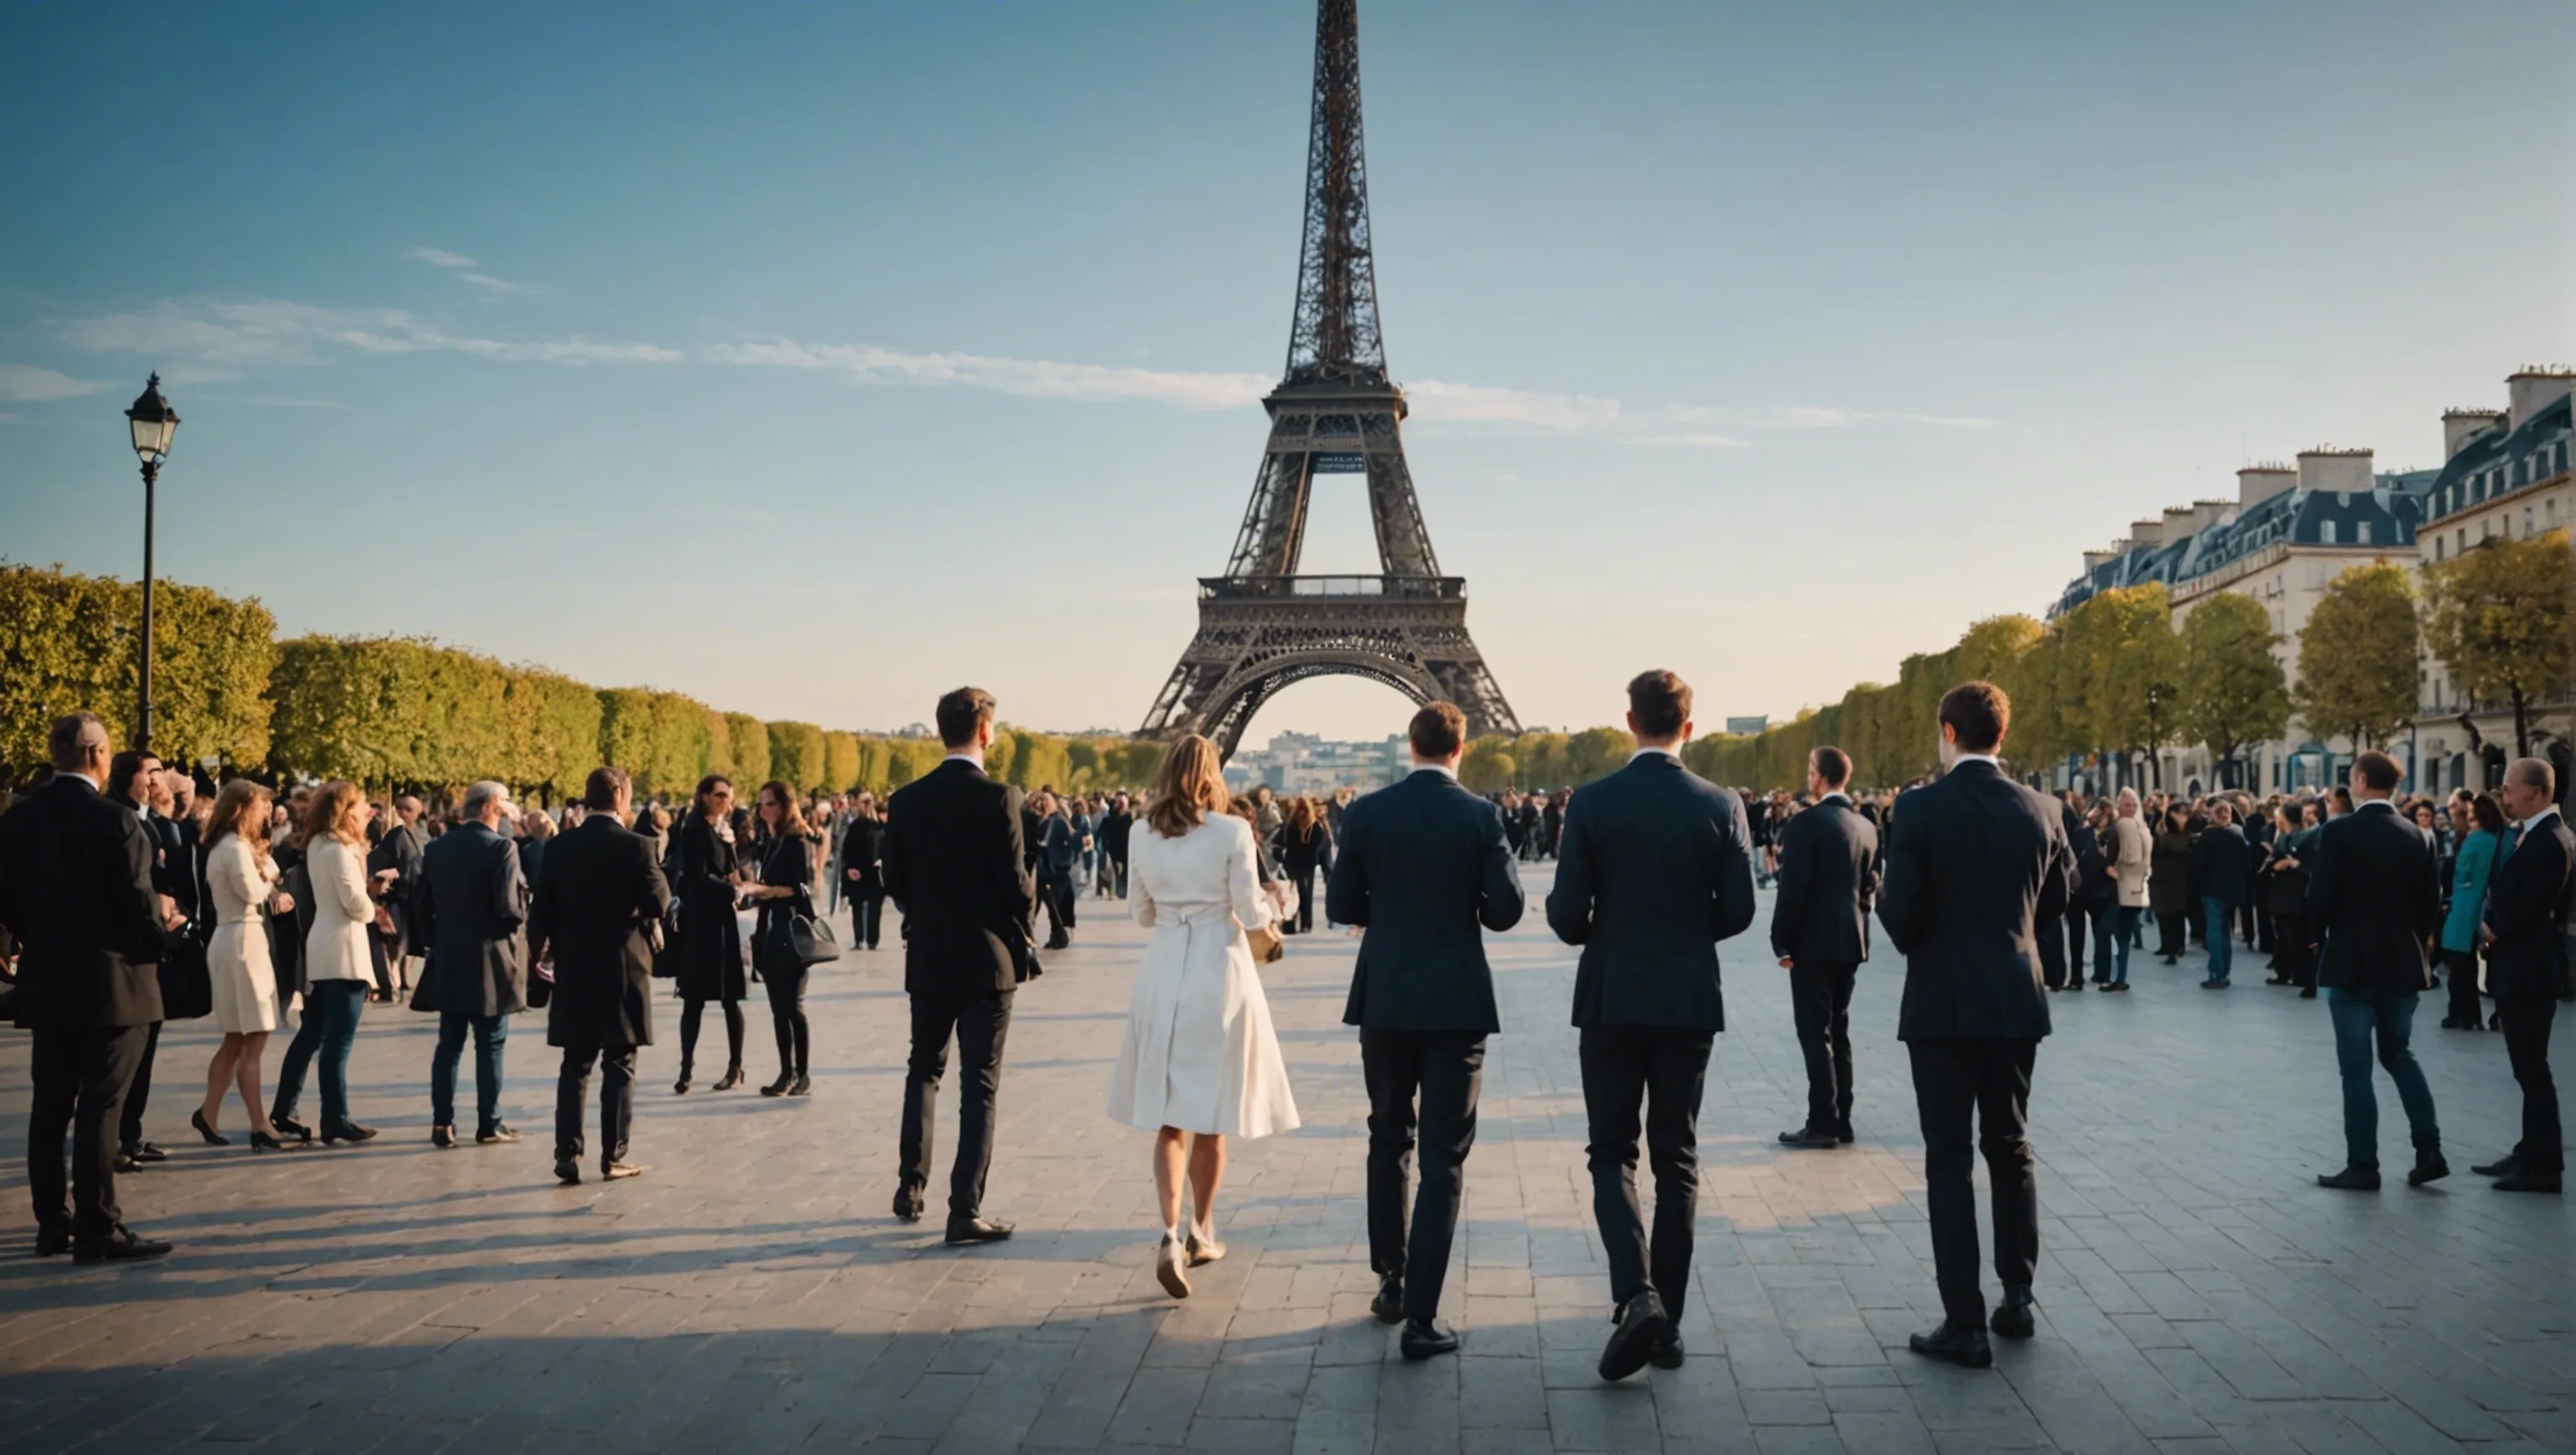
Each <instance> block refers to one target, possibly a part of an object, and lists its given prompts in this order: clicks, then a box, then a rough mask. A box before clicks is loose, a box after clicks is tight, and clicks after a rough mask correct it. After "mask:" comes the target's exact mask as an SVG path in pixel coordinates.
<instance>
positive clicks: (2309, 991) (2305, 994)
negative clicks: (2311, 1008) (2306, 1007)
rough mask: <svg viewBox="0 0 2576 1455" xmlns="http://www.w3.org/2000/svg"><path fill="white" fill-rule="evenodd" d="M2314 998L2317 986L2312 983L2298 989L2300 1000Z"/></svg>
mask: <svg viewBox="0 0 2576 1455" xmlns="http://www.w3.org/2000/svg"><path fill="white" fill-rule="evenodd" d="M2316 998H2317V988H2316V987H2315V986H2313V985H2310V986H2307V987H2305V988H2303V989H2302V990H2300V991H2299V999H2301V1000H2314V999H2316Z"/></svg>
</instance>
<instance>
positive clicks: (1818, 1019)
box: [1771, 748, 1878, 1147]
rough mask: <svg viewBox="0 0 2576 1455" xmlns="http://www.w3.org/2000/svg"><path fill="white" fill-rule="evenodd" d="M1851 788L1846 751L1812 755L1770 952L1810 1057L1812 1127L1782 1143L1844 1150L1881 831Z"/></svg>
mask: <svg viewBox="0 0 2576 1455" xmlns="http://www.w3.org/2000/svg"><path fill="white" fill-rule="evenodd" d="M1850 781H1851V758H1850V757H1849V756H1848V755H1847V754H1845V753H1844V752H1843V750H1842V749H1840V748H1818V749H1816V750H1815V751H1814V752H1812V753H1809V754H1808V755H1807V792H1808V794H1809V795H1810V796H1811V797H1812V798H1813V800H1814V806H1813V807H1811V808H1809V809H1807V811H1806V812H1804V813H1801V814H1799V815H1797V816H1796V817H1794V818H1792V819H1790V820H1789V821H1788V823H1786V824H1784V825H1782V827H1781V829H1780V895H1779V899H1778V901H1777V903H1776V904H1774V906H1773V908H1772V911H1771V953H1773V954H1774V955H1777V956H1778V957H1779V958H1780V967H1781V968H1782V969H1784V970H1786V971H1788V972H1789V1008H1790V1014H1791V1015H1792V1016H1793V1017H1794V1018H1795V1019H1796V1022H1797V1027H1798V1047H1799V1049H1800V1050H1802V1051H1804V1052H1806V1054H1807V1124H1806V1125H1805V1126H1803V1127H1800V1128H1798V1129H1797V1130H1796V1131H1794V1132H1782V1133H1781V1134H1780V1140H1781V1141H1782V1142H1783V1143H1786V1144H1787V1145H1789V1146H1792V1147H1840V1146H1843V1145H1846V1144H1847V1143H1849V1142H1850V1141H1851V1139H1852V1129H1851V1109H1852V1056H1851V997H1852V979H1853V976H1854V974H1855V973H1856V972H1857V971H1858V970H1859V969H1860V963H1861V962H1862V961H1864V960H1866V959H1868V958H1869V907H1870V904H1871V903H1872V901H1874V900H1876V899H1877V897H1878V830H1877V829H1876V828H1874V827H1872V826H1871V825H1870V822H1869V820H1868V819H1866V818H1863V817H1862V816H1861V815H1860V814H1859V812H1858V811H1856V810H1854V809H1853V807H1852V801H1851V797H1850V795H1848V794H1846V793H1844V792H1843V785H1844V784H1846V783H1848V782H1850Z"/></svg>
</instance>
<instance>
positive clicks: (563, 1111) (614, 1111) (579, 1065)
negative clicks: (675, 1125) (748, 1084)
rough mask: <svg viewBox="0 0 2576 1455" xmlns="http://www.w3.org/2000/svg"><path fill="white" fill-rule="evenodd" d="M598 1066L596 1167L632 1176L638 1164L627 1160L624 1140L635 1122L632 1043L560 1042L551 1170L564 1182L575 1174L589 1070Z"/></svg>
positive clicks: (581, 1148)
mask: <svg viewBox="0 0 2576 1455" xmlns="http://www.w3.org/2000/svg"><path fill="white" fill-rule="evenodd" d="M593 1066H597V1067H598V1068H599V1070H600V1088H599V1172H600V1175H601V1176H602V1177H608V1178H614V1177H618V1176H621V1175H624V1176H632V1175H634V1173H635V1172H637V1171H639V1170H641V1169H638V1168H635V1167H632V1166H630V1165H629V1164H628V1163H627V1161H626V1140H627V1136H628V1135H629V1133H631V1132H632V1131H633V1130H634V1126H635V1048H634V1047H633V1046H612V1045H605V1044H602V1043H600V1042H597V1041H589V1042H584V1043H581V1044H578V1045H571V1046H566V1047H564V1048H563V1069H562V1071H561V1072H559V1073H557V1075H556V1078H555V1175H556V1176H558V1177H562V1178H563V1179H564V1180H565V1181H567V1182H572V1181H577V1180H579V1176H580V1170H579V1169H580V1167H581V1159H582V1154H583V1153H584V1152H585V1151H586V1150H587V1148H586V1147H585V1145H584V1144H583V1141H582V1135H581V1130H582V1122H583V1121H584V1120H585V1113H587V1112H588V1111H589V1109H590V1070H591V1067H593Z"/></svg>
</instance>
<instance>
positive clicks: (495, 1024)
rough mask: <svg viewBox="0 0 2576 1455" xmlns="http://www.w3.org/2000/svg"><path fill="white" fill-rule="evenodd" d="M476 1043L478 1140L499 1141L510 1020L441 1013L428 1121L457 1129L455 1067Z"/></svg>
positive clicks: (431, 1072)
mask: <svg viewBox="0 0 2576 1455" xmlns="http://www.w3.org/2000/svg"><path fill="white" fill-rule="evenodd" d="M469 1037H470V1038H471V1039H472V1040H473V1042H474V1135H475V1136H477V1137H492V1136H498V1135H499V1134H500V1132H501V1130H502V1126H501V1053H502V1050H503V1049H504V1048H505V1047H506V1046H507V1045H508V1044H509V1040H510V1018H509V1017H508V1016H506V1015H467V1014H465V1013H464V1012H463V1011H455V1010H449V1011H441V1012H439V1016H438V1048H437V1049H436V1050H434V1051H432V1052H430V1055H429V1120H430V1124H431V1125H432V1126H435V1127H448V1128H451V1129H452V1128H454V1127H455V1125H456V1066H457V1063H458V1062H459V1061H461V1060H463V1059H464V1057H465V1042H466V1041H467V1039H468V1038H469Z"/></svg>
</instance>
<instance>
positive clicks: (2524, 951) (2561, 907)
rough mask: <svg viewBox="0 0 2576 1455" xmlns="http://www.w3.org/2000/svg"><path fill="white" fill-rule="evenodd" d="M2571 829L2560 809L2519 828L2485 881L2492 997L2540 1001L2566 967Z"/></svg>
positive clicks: (2575, 859)
mask: <svg viewBox="0 0 2576 1455" xmlns="http://www.w3.org/2000/svg"><path fill="white" fill-rule="evenodd" d="M2571 866H2576V834H2571V833H2570V832H2569V831H2568V828H2567V818H2566V815H2564V814H2551V815H2550V816H2549V817H2547V818H2545V819H2541V820H2538V821H2537V822H2526V823H2525V824H2524V825H2523V827H2522V841H2521V842H2520V843H2518V844H2516V845H2515V846H2514V850H2513V853H2512V854H2511V855H2509V856H2508V857H2507V858H2506V859H2505V861H2504V863H2503V864H2502V865H2500V866H2498V867H2497V869H2496V870H2495V873H2494V875H2493V876H2492V877H2491V878H2490V879H2488V881H2487V919H2486V924H2487V928H2488V929H2489V930H2491V931H2493V932H2494V933H2495V941H2494V943H2492V944H2490V945H2488V946H2487V985H2488V988H2490V989H2492V990H2493V991H2494V992H2495V997H2496V999H2498V1000H2546V999H2549V998H2550V997H2552V996H2554V995H2556V994H2557V993H2558V977H2559V975H2560V974H2561V972H2563V971H2564V970H2565V969H2566V967H2567V930H2566V926H2567V918H2568V911H2569V909H2570V906H2571V903H2576V870H2572V869H2571Z"/></svg>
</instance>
